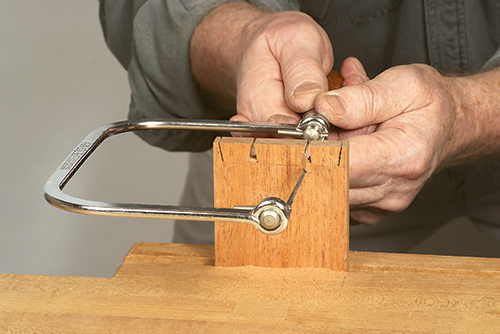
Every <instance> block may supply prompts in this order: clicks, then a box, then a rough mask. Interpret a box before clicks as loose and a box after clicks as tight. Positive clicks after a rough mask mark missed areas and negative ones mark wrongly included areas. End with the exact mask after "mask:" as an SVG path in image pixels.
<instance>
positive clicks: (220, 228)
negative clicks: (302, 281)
mask: <svg viewBox="0 0 500 334" xmlns="http://www.w3.org/2000/svg"><path fill="white" fill-rule="evenodd" d="M305 156H307V157H309V159H307V158H305ZM304 161H305V162H304ZM347 161H348V150H347V143H346V142H333V141H324V142H311V143H309V144H308V143H307V141H304V140H289V139H262V138H260V139H253V138H217V139H216V141H215V142H214V198H215V206H216V207H222V208H232V207H234V206H242V205H251V206H255V205H257V204H258V203H260V201H262V200H263V199H264V198H266V197H278V198H281V199H282V200H284V201H285V202H286V201H287V200H288V198H289V196H290V194H291V193H292V190H293V189H294V187H295V185H296V183H297V181H298V179H299V177H300V174H301V173H302V170H303V169H304V167H305V168H306V169H307V171H308V172H307V174H306V176H305V178H304V181H303V183H302V185H301V186H300V188H299V191H298V193H297V196H296V197H295V200H294V202H293V204H292V213H291V218H290V221H289V224H288V226H287V228H286V229H285V230H284V231H283V232H282V233H280V234H278V235H271V236H270V235H265V234H263V233H262V232H260V231H259V230H257V229H256V228H255V227H253V226H252V225H248V224H238V223H222V222H216V223H215V254H216V258H215V263H216V265H220V266H245V265H255V266H262V267H274V268H305V267H317V268H329V269H333V270H341V271H345V270H347V253H348V250H349V238H348V231H349V229H348V224H349V203H348V189H349V185H348V163H347Z"/></svg>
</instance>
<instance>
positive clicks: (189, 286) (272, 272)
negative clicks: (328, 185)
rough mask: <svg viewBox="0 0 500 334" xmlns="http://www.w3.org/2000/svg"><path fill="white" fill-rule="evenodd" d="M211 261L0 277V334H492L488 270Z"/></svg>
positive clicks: (498, 274) (358, 261)
mask: <svg viewBox="0 0 500 334" xmlns="http://www.w3.org/2000/svg"><path fill="white" fill-rule="evenodd" d="M213 254H214V249H213V246H191V245H169V244H147V243H140V244H137V245H135V246H134V247H133V248H132V250H131V251H130V252H129V254H128V255H127V257H126V258H125V262H124V264H123V265H122V266H121V267H120V268H119V270H117V272H116V274H115V276H114V277H113V278H92V277H56V276H31V275H12V274H0V333H74V334H79V333H120V334H128V333H148V334H149V333H190V334H191V333H354V334H359V333H380V334H382V333H384V334H396V333H398V334H401V333H457V334H460V333H481V334H483V333H498V332H499V328H500V302H499V301H500V260H499V259H484V258H475V259H472V258H456V257H437V256H426V255H420V256H418V255H417V256H415V255H405V254H377V253H351V254H350V257H351V260H350V264H351V266H353V268H352V270H350V271H349V272H335V271H332V270H326V269H320V268H302V269H275V268H259V267H252V266H248V267H216V266H213V265H206V264H200V263H201V262H203V263H210V262H213V259H214V255H213ZM193 258H195V259H196V261H194V262H193V261H191V260H192V259H193ZM202 259H203V260H202ZM200 261H201V262H200ZM422 265H423V266H422Z"/></svg>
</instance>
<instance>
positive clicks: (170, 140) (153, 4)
mask: <svg viewBox="0 0 500 334" xmlns="http://www.w3.org/2000/svg"><path fill="white" fill-rule="evenodd" d="M241 1H243V0H241ZM225 2H230V0H168V1H167V0H142V1H133V4H131V5H128V7H127V5H123V2H122V4H117V3H119V2H118V1H114V2H113V1H111V2H110V1H105V0H101V12H100V17H101V23H102V25H103V31H104V34H105V37H106V41H107V43H108V46H109V47H110V49H111V50H112V52H113V53H114V54H115V56H116V57H117V58H118V59H119V60H120V63H121V64H122V65H123V66H124V67H125V68H127V70H128V76H129V82H130V87H131V91H132V97H131V103H130V109H129V119H153V118H182V119H227V118H229V117H230V116H231V114H228V111H225V112H223V111H219V110H210V109H207V108H205V106H204V105H203V103H202V101H201V98H200V96H199V94H198V90H197V88H196V85H195V82H194V81H193V78H192V76H191V69H190V63H189V43H190V39H191V35H192V33H193V31H194V29H195V28H196V26H197V25H198V23H199V22H200V21H201V19H202V18H203V17H204V16H205V15H206V14H207V13H208V12H209V11H210V10H211V9H212V8H214V7H216V6H217V5H220V4H222V3H225ZM232 2H234V0H233V1H232ZM248 2H250V3H253V4H255V5H258V6H262V7H265V8H267V9H270V10H273V11H282V10H298V3H297V1H296V0H253V1H248ZM137 134H138V135H139V136H140V137H141V138H143V139H144V140H145V141H147V142H148V143H149V144H151V145H154V146H158V147H161V148H164V149H166V150H169V151H204V150H207V149H209V148H210V147H211V146H212V141H213V139H214V137H215V136H216V134H215V133H211V132H204V131H179V130H169V131H164V130H162V131H151V130H150V131H141V132H138V133H137Z"/></svg>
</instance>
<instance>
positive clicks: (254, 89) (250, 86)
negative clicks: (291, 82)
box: [237, 55, 296, 122]
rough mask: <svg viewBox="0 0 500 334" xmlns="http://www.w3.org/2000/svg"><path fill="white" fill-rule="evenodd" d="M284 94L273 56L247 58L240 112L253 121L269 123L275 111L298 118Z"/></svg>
mask: <svg viewBox="0 0 500 334" xmlns="http://www.w3.org/2000/svg"><path fill="white" fill-rule="evenodd" d="M263 58H264V59H263ZM283 96H284V87H283V81H282V79H281V69H280V66H279V64H278V63H277V62H276V59H275V58H274V57H273V56H272V55H269V56H267V57H249V58H248V59H246V60H245V62H244V64H243V66H242V71H241V74H240V76H239V78H238V95H237V110H238V114H240V115H243V116H244V117H246V118H247V119H248V120H249V121H252V122H266V121H267V120H268V119H269V118H270V117H271V116H272V115H274V114H281V115H285V116H289V117H295V115H296V112H295V111H293V110H292V109H290V108H289V107H288V105H287V104H286V101H285V100H284V98H283Z"/></svg>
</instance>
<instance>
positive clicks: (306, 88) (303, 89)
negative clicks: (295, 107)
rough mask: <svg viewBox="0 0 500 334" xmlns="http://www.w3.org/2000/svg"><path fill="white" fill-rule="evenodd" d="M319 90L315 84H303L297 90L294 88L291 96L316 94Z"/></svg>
mask: <svg viewBox="0 0 500 334" xmlns="http://www.w3.org/2000/svg"><path fill="white" fill-rule="evenodd" d="M319 90H321V87H320V86H319V85H318V84H317V83H315V82H305V83H303V84H301V85H299V86H298V87H297V88H295V90H294V91H293V96H297V95H300V94H307V93H312V92H317V91H319Z"/></svg>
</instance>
